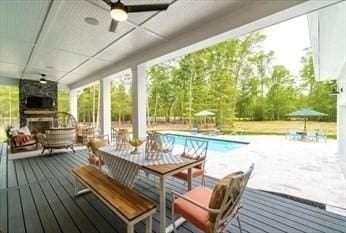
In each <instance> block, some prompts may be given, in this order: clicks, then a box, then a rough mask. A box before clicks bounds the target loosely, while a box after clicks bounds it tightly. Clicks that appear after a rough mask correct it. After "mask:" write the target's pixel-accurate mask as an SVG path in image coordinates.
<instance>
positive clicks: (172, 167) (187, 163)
mask: <svg viewBox="0 0 346 233" xmlns="http://www.w3.org/2000/svg"><path fill="white" fill-rule="evenodd" d="M182 160H183V161H184V163H179V164H164V165H149V166H143V168H144V169H145V170H149V171H150V172H153V173H156V174H159V175H167V174H170V173H174V172H175V171H177V172H178V171H181V170H185V169H187V168H189V167H194V166H196V165H198V164H200V163H202V161H198V160H194V159H187V158H182Z"/></svg>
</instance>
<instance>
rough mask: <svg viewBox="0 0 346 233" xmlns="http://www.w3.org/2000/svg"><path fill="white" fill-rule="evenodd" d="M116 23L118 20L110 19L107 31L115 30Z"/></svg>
mask: <svg viewBox="0 0 346 233" xmlns="http://www.w3.org/2000/svg"><path fill="white" fill-rule="evenodd" d="M118 23H119V22H118V21H116V20H114V19H112V21H111V24H110V25H109V31H110V32H115V31H116V30H117V27H118Z"/></svg>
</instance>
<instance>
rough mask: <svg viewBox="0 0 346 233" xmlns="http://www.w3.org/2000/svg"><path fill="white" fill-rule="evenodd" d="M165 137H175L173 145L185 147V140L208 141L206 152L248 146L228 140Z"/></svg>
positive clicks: (175, 135)
mask: <svg viewBox="0 0 346 233" xmlns="http://www.w3.org/2000/svg"><path fill="white" fill-rule="evenodd" d="M166 135H169V136H173V137H175V144H176V145H180V146H184V145H185V140H186V139H187V138H193V139H197V140H206V141H208V150H212V151H218V152H229V151H232V150H235V149H238V148H240V147H243V146H245V145H247V144H248V143H244V142H236V141H228V140H222V139H216V138H205V137H195V136H185V135H178V134H166Z"/></svg>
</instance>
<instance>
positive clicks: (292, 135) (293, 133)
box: [285, 129, 301, 140]
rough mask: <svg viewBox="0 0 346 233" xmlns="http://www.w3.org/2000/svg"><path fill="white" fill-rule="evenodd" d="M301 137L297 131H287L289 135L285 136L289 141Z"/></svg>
mask: <svg viewBox="0 0 346 233" xmlns="http://www.w3.org/2000/svg"><path fill="white" fill-rule="evenodd" d="M300 137H301V135H299V134H297V131H296V130H292V129H290V130H287V133H286V135H285V139H286V140H287V139H288V140H298V139H299V138H300Z"/></svg>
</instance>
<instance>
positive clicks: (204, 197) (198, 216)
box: [174, 187, 212, 232]
mask: <svg viewBox="0 0 346 233" xmlns="http://www.w3.org/2000/svg"><path fill="white" fill-rule="evenodd" d="M211 194H212V190H210V189H208V188H205V187H198V188H195V189H193V190H191V191H189V192H187V193H185V194H184V196H185V197H188V198H189V199H192V200H194V201H195V202H198V203H199V204H201V205H203V206H205V207H208V206H209V200H210V197H211ZM174 208H175V212H176V213H177V214H180V215H181V216H182V217H184V218H185V219H187V220H188V221H189V222H191V223H192V224H193V225H195V226H196V227H198V228H199V229H201V230H202V231H204V232H206V231H207V227H208V218H209V215H208V212H207V211H205V210H203V209H201V208H199V207H198V206H196V205H194V204H192V203H190V202H188V201H186V200H184V199H182V198H177V199H176V200H175V201H174Z"/></svg>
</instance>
